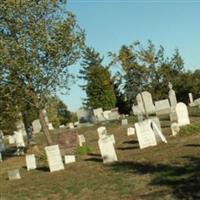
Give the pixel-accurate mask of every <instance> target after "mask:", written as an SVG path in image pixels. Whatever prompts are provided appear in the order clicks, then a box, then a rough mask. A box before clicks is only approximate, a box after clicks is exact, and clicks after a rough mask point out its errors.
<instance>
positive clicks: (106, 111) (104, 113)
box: [103, 110, 111, 120]
mask: <svg viewBox="0 0 200 200" xmlns="http://www.w3.org/2000/svg"><path fill="white" fill-rule="evenodd" d="M110 113H111V110H105V111H103V116H104V118H105V119H106V120H109V114H110Z"/></svg>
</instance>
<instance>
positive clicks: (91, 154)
mask: <svg viewBox="0 0 200 200" xmlns="http://www.w3.org/2000/svg"><path fill="white" fill-rule="evenodd" d="M88 155H89V156H98V157H101V155H100V154H98V153H88Z"/></svg>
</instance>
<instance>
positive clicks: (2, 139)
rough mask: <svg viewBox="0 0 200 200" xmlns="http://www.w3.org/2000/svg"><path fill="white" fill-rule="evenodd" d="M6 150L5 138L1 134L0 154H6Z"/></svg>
mask: <svg viewBox="0 0 200 200" xmlns="http://www.w3.org/2000/svg"><path fill="white" fill-rule="evenodd" d="M5 150H6V148H5V144H4V136H3V134H1V133H0V153H1V152H4V151H5Z"/></svg>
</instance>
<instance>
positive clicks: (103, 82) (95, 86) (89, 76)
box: [80, 48, 116, 110]
mask: <svg viewBox="0 0 200 200" xmlns="http://www.w3.org/2000/svg"><path fill="white" fill-rule="evenodd" d="M102 61H103V58H101V57H100V54H99V53H98V52H96V51H95V50H94V49H92V48H86V49H85V50H84V52H83V62H82V64H81V65H82V69H81V70H80V74H81V75H80V78H82V79H84V80H85V81H86V84H85V85H82V88H83V90H85V92H86V94H87V98H86V99H85V100H84V101H85V102H84V104H85V105H86V106H88V107H91V108H93V109H94V108H98V107H102V108H103V109H104V110H107V109H111V108H113V107H115V103H116V98H115V93H114V88H113V85H112V81H111V75H110V72H109V71H108V68H106V67H103V65H102Z"/></svg>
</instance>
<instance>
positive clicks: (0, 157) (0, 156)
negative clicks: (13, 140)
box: [0, 152, 3, 162]
mask: <svg viewBox="0 0 200 200" xmlns="http://www.w3.org/2000/svg"><path fill="white" fill-rule="evenodd" d="M2 160H3V158H2V154H1V152H0V162H2Z"/></svg>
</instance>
